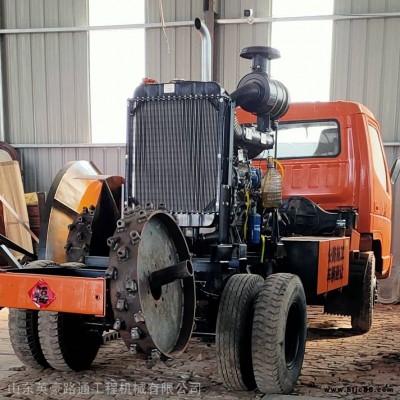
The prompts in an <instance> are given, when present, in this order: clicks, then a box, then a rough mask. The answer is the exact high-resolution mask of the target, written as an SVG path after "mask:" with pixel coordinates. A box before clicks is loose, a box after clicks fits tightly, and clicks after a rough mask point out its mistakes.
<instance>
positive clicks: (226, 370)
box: [216, 274, 264, 390]
mask: <svg viewBox="0 0 400 400" xmlns="http://www.w3.org/2000/svg"><path fill="white" fill-rule="evenodd" d="M263 282H264V279H263V278H262V277H261V276H259V275H250V274H237V275H233V276H232V277H231V278H230V279H229V280H228V283H227V284H226V286H225V288H224V291H223V294H222V298H221V303H220V306H219V310H218V317H217V327H216V347H217V362H218V369H219V372H220V376H221V377H222V381H223V382H224V385H225V386H226V387H228V388H229V389H233V390H253V389H255V388H256V383H255V380H254V373H253V365H252V361H251V329H252V321H253V314H254V300H255V298H256V297H257V294H258V291H259V288H260V287H261V285H262V283H263Z"/></svg>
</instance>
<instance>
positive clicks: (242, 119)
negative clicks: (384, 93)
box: [237, 101, 392, 278]
mask: <svg viewBox="0 0 400 400" xmlns="http://www.w3.org/2000/svg"><path fill="white" fill-rule="evenodd" d="M237 117H238V120H239V123H240V124H243V125H246V124H249V125H251V124H254V122H255V117H254V116H252V115H251V114H249V113H246V112H244V111H243V110H239V109H238V110H237ZM276 143H277V145H276V154H273V152H272V151H271V154H268V151H264V152H263V153H261V154H260V155H259V156H258V157H257V158H256V159H254V160H253V165H255V166H261V168H262V169H265V168H266V157H267V155H272V156H276V158H277V159H278V160H279V162H280V164H281V166H282V172H281V174H282V195H283V199H285V198H288V197H291V196H304V197H305V198H308V199H310V200H311V201H312V202H314V203H316V204H317V205H318V206H319V207H321V208H322V209H323V210H325V211H331V212H337V211H345V210H351V211H352V212H353V213H354V215H355V220H354V224H353V226H352V228H351V231H350V232H348V234H349V235H350V236H351V244H350V250H352V251H360V252H367V251H373V253H374V255H375V259H376V275H377V277H380V278H385V277H387V276H388V275H389V274H390V271H391V266H392V255H391V252H390V246H391V207H392V200H391V183H390V176H389V170H388V167H387V162H386V158H385V153H384V149H383V145H382V140H381V136H380V127H379V124H378V122H377V121H376V119H375V118H374V116H373V114H372V113H371V111H370V110H368V109H367V108H366V107H364V106H363V105H361V104H359V103H355V102H346V101H336V102H320V103H293V104H291V105H290V107H289V110H288V112H287V113H286V114H285V116H284V117H283V118H282V119H281V120H280V121H279V126H278V131H277V137H276Z"/></svg>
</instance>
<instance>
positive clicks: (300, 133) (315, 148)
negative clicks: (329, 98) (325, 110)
mask: <svg viewBox="0 0 400 400" xmlns="http://www.w3.org/2000/svg"><path fill="white" fill-rule="evenodd" d="M277 142H278V145H277V149H278V158H279V159H285V158H321V157H323V158H325V157H336V156H337V155H338V154H339V153H340V135H339V125H338V123H337V122H336V121H311V122H310V121H304V122H283V123H280V124H279V127H278V136H277ZM271 154H272V152H271ZM266 157H267V151H265V152H263V153H261V154H260V155H259V156H258V157H256V158H266Z"/></svg>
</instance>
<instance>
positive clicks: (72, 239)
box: [65, 205, 95, 262]
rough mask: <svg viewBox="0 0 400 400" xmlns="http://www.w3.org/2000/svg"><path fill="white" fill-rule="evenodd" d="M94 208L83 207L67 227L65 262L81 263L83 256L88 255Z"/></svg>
mask: <svg viewBox="0 0 400 400" xmlns="http://www.w3.org/2000/svg"><path fill="white" fill-rule="evenodd" d="M94 211H95V207H94V206H93V205H91V206H90V207H89V208H87V207H84V208H83V211H82V212H81V213H80V214H78V215H77V216H76V217H75V218H74V221H73V222H72V224H70V225H68V230H69V234H68V239H67V244H66V245H65V250H66V253H67V260H68V261H69V262H71V261H77V262H83V261H84V259H85V256H88V255H89V250H90V242H91V240H92V232H93V230H92V222H93V217H94Z"/></svg>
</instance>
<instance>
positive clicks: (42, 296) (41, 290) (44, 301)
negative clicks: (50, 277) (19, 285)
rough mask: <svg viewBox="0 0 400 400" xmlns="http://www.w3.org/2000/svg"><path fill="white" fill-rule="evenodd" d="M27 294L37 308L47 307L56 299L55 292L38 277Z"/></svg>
mask: <svg viewBox="0 0 400 400" xmlns="http://www.w3.org/2000/svg"><path fill="white" fill-rule="evenodd" d="M28 294H29V297H30V298H31V299H32V301H33V302H34V303H35V304H36V305H37V306H38V307H39V308H46V307H48V306H49V305H50V304H51V303H52V302H53V301H54V300H55V299H56V295H55V293H54V292H53V291H52V290H51V287H50V286H49V285H48V284H47V283H46V282H45V281H44V280H43V279H39V280H38V281H37V283H36V285H35V286H34V287H33V288H32V289H31V290H30V291H29V292H28Z"/></svg>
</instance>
